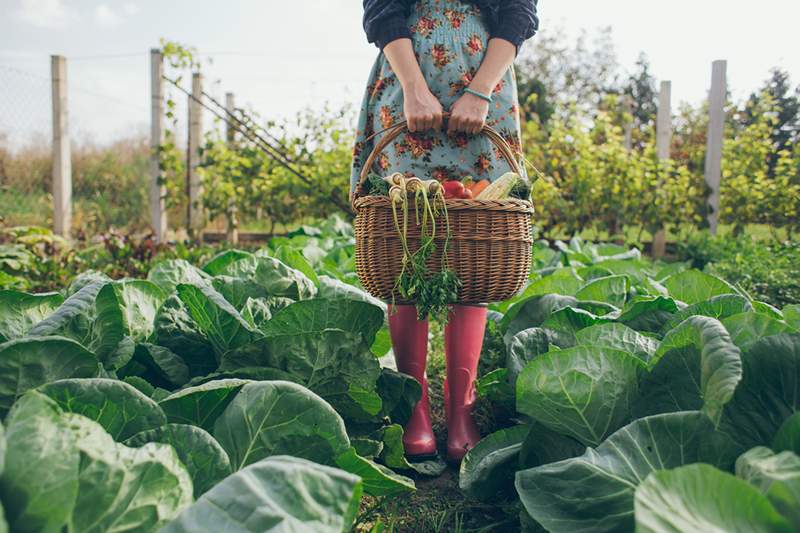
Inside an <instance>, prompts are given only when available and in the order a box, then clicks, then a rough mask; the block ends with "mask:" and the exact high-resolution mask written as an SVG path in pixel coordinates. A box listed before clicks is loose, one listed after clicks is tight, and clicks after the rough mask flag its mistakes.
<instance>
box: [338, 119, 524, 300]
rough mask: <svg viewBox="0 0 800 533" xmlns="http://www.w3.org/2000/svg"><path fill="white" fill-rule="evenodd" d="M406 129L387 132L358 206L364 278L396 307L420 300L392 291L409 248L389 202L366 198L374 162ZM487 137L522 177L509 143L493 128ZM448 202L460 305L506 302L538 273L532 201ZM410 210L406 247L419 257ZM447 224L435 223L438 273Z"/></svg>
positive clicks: (432, 265) (359, 266) (433, 265)
mask: <svg viewBox="0 0 800 533" xmlns="http://www.w3.org/2000/svg"><path fill="white" fill-rule="evenodd" d="M405 131H407V128H406V124H405V123H399V124H397V125H395V126H393V127H392V128H390V129H388V130H385V135H384V136H383V137H382V138H381V140H380V141H379V142H378V143H377V144H376V145H375V147H374V149H373V151H372V153H371V154H370V155H369V157H368V158H367V161H366V163H365V164H364V168H363V169H362V171H361V179H360V181H359V184H358V186H357V187H356V191H355V195H354V198H355V200H354V202H353V208H354V209H355V212H356V220H355V236H356V249H355V253H356V272H357V273H358V278H359V279H360V280H361V283H362V284H363V285H364V287H365V288H366V289H367V290H368V291H369V292H370V294H372V295H373V296H375V297H377V298H381V299H383V300H386V301H391V300H394V301H395V302H396V303H414V302H407V301H404V300H403V299H402V298H401V297H400V295H399V294H393V292H392V291H393V289H394V286H395V282H396V281H397V277H398V276H399V275H400V271H401V266H402V265H401V259H402V257H403V249H402V244H401V242H400V236H399V234H398V232H397V229H396V228H395V225H394V221H393V218H392V207H391V202H390V200H389V198H388V197H386V196H364V193H365V191H364V188H363V184H364V183H365V181H366V179H367V175H368V173H369V169H370V168H371V167H372V164H373V163H374V161H375V159H376V158H377V157H378V156H379V155H380V153H381V152H382V151H383V150H384V149H385V148H386V147H387V146H388V145H389V144H390V143H391V142H392V141H393V140H394V139H395V138H397V137H398V136H399V135H401V134H402V133H404V132H405ZM482 133H483V134H484V135H486V136H487V137H488V138H489V139H490V140H491V141H492V143H493V144H494V145H495V146H496V147H497V148H498V150H499V151H500V153H501V154H502V155H503V158H504V159H505V160H506V161H507V162H508V164H509V165H510V166H511V169H512V170H513V171H514V172H516V173H518V174H521V169H520V167H519V163H518V162H517V159H516V157H515V156H514V153H513V151H512V149H511V147H509V146H508V143H506V141H505V139H503V137H502V136H501V135H500V134H498V133H497V132H496V131H495V130H494V129H492V128H490V127H489V126H484V128H483V130H482ZM423 179H425V178H423ZM410 201H412V202H413V200H410ZM445 203H446V205H447V212H448V215H449V219H450V241H449V244H448V249H447V260H448V266H449V267H450V268H451V269H452V270H454V271H455V272H456V274H457V275H458V277H459V279H461V281H462V283H463V285H462V288H461V291H460V292H459V295H458V301H457V302H454V303H460V304H480V303H488V302H500V301H503V300H507V299H508V298H511V297H512V296H514V295H515V294H516V293H517V292H519V290H520V289H521V288H522V287H523V285H524V284H525V282H526V281H527V279H528V275H529V272H530V268H531V246H532V244H533V239H532V236H531V218H532V215H533V206H532V205H531V203H530V202H526V201H524V200H516V199H508V200H460V199H452V200H446V201H445ZM409 211H410V212H409V217H408V234H407V242H408V247H409V249H410V250H411V252H412V253H413V252H415V251H416V250H417V249H418V248H419V245H420V227H419V226H418V225H416V224H415V217H414V214H413V206H412V207H411V208H410V210H409ZM443 218H444V217H438V219H437V221H436V224H437V226H436V239H435V243H436V251H435V252H434V253H433V254H432V255H431V258H430V262H429V264H428V268H429V270H430V271H431V272H438V271H439V270H441V260H442V249H443V248H444V240H445V235H446V229H445V222H444V220H443Z"/></svg>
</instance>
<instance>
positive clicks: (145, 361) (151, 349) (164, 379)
mask: <svg viewBox="0 0 800 533" xmlns="http://www.w3.org/2000/svg"><path fill="white" fill-rule="evenodd" d="M117 375H118V376H119V377H121V378H124V377H126V376H129V375H138V376H141V377H142V378H144V379H146V380H147V381H148V382H149V383H151V384H152V385H154V386H157V387H163V388H168V389H171V388H173V387H180V386H181V385H185V384H186V382H187V381H189V367H188V366H187V365H186V363H185V362H184V361H183V359H181V358H180V356H178V354H176V353H174V352H173V351H172V350H170V349H169V348H165V347H164V346H159V345H157V344H150V343H147V342H144V343H140V344H137V345H136V349H135V350H134V352H133V358H132V359H131V362H129V363H128V364H127V365H126V366H125V367H123V368H122V369H120V370H119V371H118V372H117Z"/></svg>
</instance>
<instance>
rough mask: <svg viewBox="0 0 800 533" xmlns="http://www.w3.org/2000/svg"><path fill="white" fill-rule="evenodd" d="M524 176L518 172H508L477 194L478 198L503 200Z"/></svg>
mask: <svg viewBox="0 0 800 533" xmlns="http://www.w3.org/2000/svg"><path fill="white" fill-rule="evenodd" d="M521 179H522V178H520V177H519V174H517V173H516V172H506V173H505V174H503V175H502V176H500V177H499V178H497V180H495V181H494V182H492V183H491V184H490V185H489V186H487V187H486V188H485V189H484V190H483V192H482V193H480V194H479V195H478V196H477V198H476V199H477V200H503V199H505V198H508V196H509V194H511V190H512V189H513V188H514V186H515V185H516V184H517V182H518V181H520V180H521Z"/></svg>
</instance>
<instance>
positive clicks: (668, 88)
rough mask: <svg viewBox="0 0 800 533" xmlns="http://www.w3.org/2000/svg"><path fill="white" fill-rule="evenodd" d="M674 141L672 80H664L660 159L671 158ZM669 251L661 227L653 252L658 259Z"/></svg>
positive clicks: (659, 116) (658, 132) (658, 119)
mask: <svg viewBox="0 0 800 533" xmlns="http://www.w3.org/2000/svg"><path fill="white" fill-rule="evenodd" d="M671 143H672V82H671V81H662V82H661V89H660V91H659V93H658V114H657V115H656V152H657V154H658V158H659V159H669V157H670V145H671ZM666 252H667V233H666V231H664V228H659V229H658V231H656V233H655V235H653V248H652V250H651V253H652V255H653V257H655V258H656V259H660V258H662V257H664V255H665V254H666Z"/></svg>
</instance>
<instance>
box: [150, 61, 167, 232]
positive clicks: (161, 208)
mask: <svg viewBox="0 0 800 533" xmlns="http://www.w3.org/2000/svg"><path fill="white" fill-rule="evenodd" d="M163 74H164V56H163V55H162V53H161V50H160V49H158V48H152V49H151V50H150V223H151V225H152V229H153V234H154V235H155V239H156V241H157V242H164V241H165V240H166V238H167V208H166V196H167V187H166V185H164V184H163V183H162V179H161V168H160V159H161V158H160V151H161V143H162V142H163V141H164V81H163V79H162V76H163Z"/></svg>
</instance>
